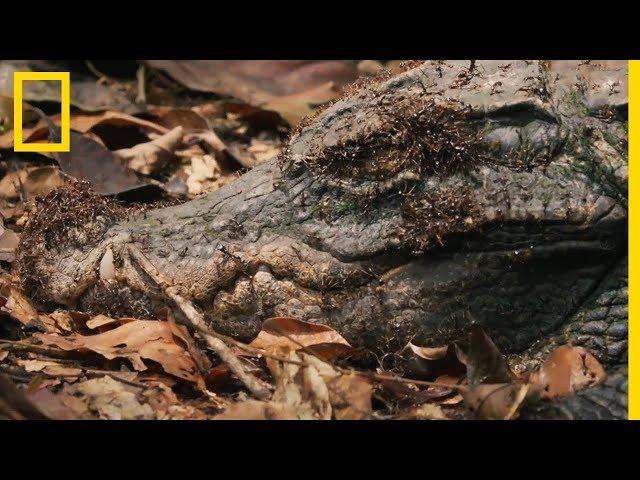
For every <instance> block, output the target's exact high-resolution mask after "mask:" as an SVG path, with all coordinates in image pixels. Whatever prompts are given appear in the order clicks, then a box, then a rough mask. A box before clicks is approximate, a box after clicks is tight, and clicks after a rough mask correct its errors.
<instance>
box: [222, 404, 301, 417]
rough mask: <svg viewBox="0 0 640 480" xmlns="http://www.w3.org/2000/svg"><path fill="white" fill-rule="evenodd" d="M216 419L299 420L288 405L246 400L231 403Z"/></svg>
mask: <svg viewBox="0 0 640 480" xmlns="http://www.w3.org/2000/svg"><path fill="white" fill-rule="evenodd" d="M213 419H214V420H297V419H298V416H297V415H296V413H295V412H294V411H293V410H292V409H291V408H290V407H289V406H287V405H283V404H280V403H275V402H261V401H259V400H246V401H244V402H237V403H233V404H231V405H230V406H229V407H228V408H227V409H226V410H225V411H224V412H222V413H221V414H219V415H216V416H215V417H214V418H213Z"/></svg>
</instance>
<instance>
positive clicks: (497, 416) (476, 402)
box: [460, 383, 530, 420]
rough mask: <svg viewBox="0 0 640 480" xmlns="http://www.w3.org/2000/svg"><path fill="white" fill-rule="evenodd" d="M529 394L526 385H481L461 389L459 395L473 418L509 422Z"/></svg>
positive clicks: (527, 385)
mask: <svg viewBox="0 0 640 480" xmlns="http://www.w3.org/2000/svg"><path fill="white" fill-rule="evenodd" d="M529 392H530V386H529V384H526V383H498V384H489V383H487V384H482V385H476V386H473V387H467V388H462V387H460V393H461V394H462V397H463V398H464V402H465V404H466V405H467V408H469V410H470V411H471V412H473V414H474V416H475V418H479V419H483V420H510V419H512V418H514V417H515V415H516V413H517V412H518V409H519V408H520V406H521V405H522V403H523V402H524V400H525V398H526V397H527V395H528V394H529Z"/></svg>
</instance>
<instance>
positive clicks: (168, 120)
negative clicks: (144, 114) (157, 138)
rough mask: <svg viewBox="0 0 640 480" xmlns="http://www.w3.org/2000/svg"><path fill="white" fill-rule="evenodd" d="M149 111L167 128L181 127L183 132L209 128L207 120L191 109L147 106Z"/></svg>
mask: <svg viewBox="0 0 640 480" xmlns="http://www.w3.org/2000/svg"><path fill="white" fill-rule="evenodd" d="M147 109H148V110H149V113H151V114H152V115H153V116H154V117H156V119H157V122H158V123H159V124H160V125H162V126H163V127H165V128H167V129H174V128H176V127H182V128H183V129H184V131H185V133H192V132H199V131H205V130H209V124H208V123H207V120H206V119H205V118H204V117H203V116H202V115H200V114H199V113H198V112H196V111H195V110H193V109H189V108H174V107H161V106H147Z"/></svg>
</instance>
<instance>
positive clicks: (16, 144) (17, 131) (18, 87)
mask: <svg viewBox="0 0 640 480" xmlns="http://www.w3.org/2000/svg"><path fill="white" fill-rule="evenodd" d="M43 80H44V81H54V82H60V108H61V111H60V137H61V140H60V143H23V141H22V88H23V84H24V82H28V81H43ZM70 111H71V81H70V76H69V72H14V74H13V118H14V121H13V123H14V127H13V150H14V151H15V152H68V151H69V150H71V132H70V126H69V125H70V122H69V119H70Z"/></svg>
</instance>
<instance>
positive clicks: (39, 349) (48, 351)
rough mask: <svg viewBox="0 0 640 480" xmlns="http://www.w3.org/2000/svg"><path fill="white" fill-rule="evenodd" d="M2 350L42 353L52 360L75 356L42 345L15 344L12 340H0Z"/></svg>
mask: <svg viewBox="0 0 640 480" xmlns="http://www.w3.org/2000/svg"><path fill="white" fill-rule="evenodd" d="M0 349H6V350H11V351H14V352H32V353H40V354H42V355H46V356H48V357H51V358H57V359H68V358H70V357H72V356H73V353H72V352H68V351H66V350H62V349H60V348H52V347H44V346H41V345H33V344H31V343H23V342H14V341H11V340H0Z"/></svg>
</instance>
